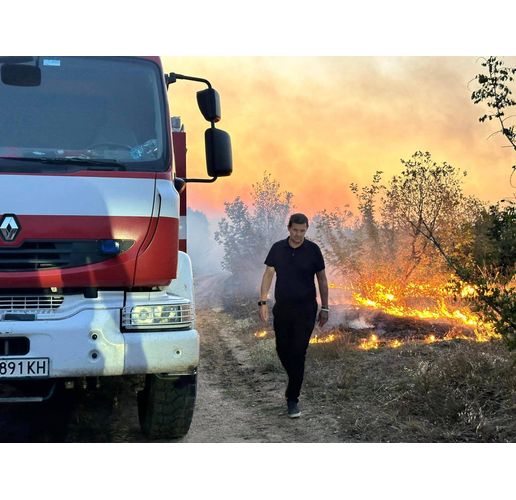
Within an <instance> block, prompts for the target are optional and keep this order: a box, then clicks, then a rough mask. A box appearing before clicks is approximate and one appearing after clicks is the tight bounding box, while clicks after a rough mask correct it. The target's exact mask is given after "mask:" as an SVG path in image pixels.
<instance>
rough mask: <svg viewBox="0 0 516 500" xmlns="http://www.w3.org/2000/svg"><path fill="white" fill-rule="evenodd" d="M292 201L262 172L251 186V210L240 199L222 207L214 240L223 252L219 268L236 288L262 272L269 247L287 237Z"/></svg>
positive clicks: (274, 181)
mask: <svg viewBox="0 0 516 500" xmlns="http://www.w3.org/2000/svg"><path fill="white" fill-rule="evenodd" d="M292 197H293V195H292V193H290V192H287V191H284V192H281V191H280V185H279V183H278V182H277V181H276V180H274V179H273V178H272V177H271V175H270V174H268V173H267V172H265V173H264V175H263V179H262V180H261V181H260V182H258V183H256V184H253V185H252V190H251V198H252V209H251V208H250V207H248V206H247V205H246V203H245V202H244V201H242V199H241V198H240V197H237V198H235V200H233V201H232V202H225V203H224V207H225V208H224V210H225V213H226V217H224V218H223V219H222V220H221V221H220V222H219V230H218V231H217V232H216V233H215V240H216V241H217V242H218V243H220V244H221V245H222V247H223V248H224V257H223V261H222V267H223V268H224V269H226V270H228V271H230V272H231V273H232V274H233V278H234V280H235V281H236V282H237V284H240V285H244V284H245V283H246V282H249V280H250V275H253V274H256V272H257V271H258V272H262V269H263V261H264V260H265V257H266V256H267V252H268V251H269V248H270V247H271V245H272V244H273V243H274V242H275V241H277V240H279V239H281V238H285V237H286V228H287V224H288V216H289V213H290V212H291V208H292Z"/></svg>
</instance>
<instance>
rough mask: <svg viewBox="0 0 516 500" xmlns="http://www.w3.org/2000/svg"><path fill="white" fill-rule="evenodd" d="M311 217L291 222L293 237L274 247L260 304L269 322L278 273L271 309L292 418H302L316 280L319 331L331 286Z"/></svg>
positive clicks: (325, 316) (298, 217)
mask: <svg viewBox="0 0 516 500" xmlns="http://www.w3.org/2000/svg"><path fill="white" fill-rule="evenodd" d="M307 230H308V218H307V217H306V215H304V214H299V213H298V214H293V215H292V216H291V217H290V220H289V222H288V233H289V237H288V238H287V239H285V240H280V241H277V242H276V243H274V245H272V247H271V249H270V250H269V254H268V255H267V258H266V259H265V266H266V267H265V272H264V274H263V278H262V284H261V288H260V301H259V302H258V307H259V312H260V318H261V320H262V321H263V322H267V321H268V319H269V307H268V304H267V297H268V294H269V289H270V287H271V283H272V279H273V277H274V274H276V286H275V289H274V299H275V304H274V307H273V309H272V314H273V317H274V332H275V335H276V352H277V353H278V357H279V359H280V361H281V364H282V365H283V367H284V368H285V371H286V372H287V375H288V385H287V390H286V392H285V397H286V398H287V410H288V416H289V417H291V418H296V417H299V416H300V415H301V412H300V411H299V407H298V402H299V394H300V392H301V385H302V384H303V375H304V371H305V354H306V350H307V348H308V342H309V341H310V335H311V334H312V331H313V329H314V326H315V320H316V316H317V309H318V305H317V300H316V290H315V279H314V278H315V276H317V282H318V284H319V293H320V296H321V311H320V312H319V316H318V318H317V319H318V322H319V326H323V325H324V324H325V323H326V322H327V321H328V313H329V308H328V281H327V279H326V273H325V266H324V258H323V256H322V253H321V250H320V248H319V247H318V246H317V245H316V244H315V243H314V242H312V241H310V240H307V239H306V238H305V234H306V231H307Z"/></svg>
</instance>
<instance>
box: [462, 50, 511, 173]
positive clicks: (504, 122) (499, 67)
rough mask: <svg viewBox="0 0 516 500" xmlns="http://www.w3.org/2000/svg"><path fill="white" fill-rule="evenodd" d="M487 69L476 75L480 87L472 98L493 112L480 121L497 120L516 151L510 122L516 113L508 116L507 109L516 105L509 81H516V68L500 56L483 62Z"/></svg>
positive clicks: (503, 133) (482, 117)
mask: <svg viewBox="0 0 516 500" xmlns="http://www.w3.org/2000/svg"><path fill="white" fill-rule="evenodd" d="M481 65H482V66H483V67H484V68H486V69H487V74H486V73H480V74H478V75H476V76H475V78H474V79H475V80H476V81H477V82H478V84H479V85H480V87H479V88H478V89H477V90H475V91H474V92H473V93H472V94H471V99H472V100H473V102H474V103H475V104H479V103H486V104H487V106H488V107H489V108H492V109H493V113H486V114H484V115H483V116H481V117H480V118H479V121H480V122H484V121H485V120H489V121H491V120H497V121H498V123H499V126H500V130H499V131H498V132H501V133H502V135H503V136H504V137H505V138H506V139H507V141H508V142H509V144H510V145H511V147H512V148H513V149H514V150H515V151H516V131H515V128H514V125H509V124H508V122H509V120H511V119H512V118H514V117H515V116H516V115H514V114H512V115H509V116H506V111H507V110H510V109H511V108H513V107H514V106H516V101H514V99H512V97H511V96H512V91H511V88H510V87H509V85H508V84H509V83H512V82H513V81H514V78H513V76H512V75H514V74H516V68H510V67H507V66H505V65H504V63H503V61H502V60H501V59H499V58H498V57H494V56H491V57H488V58H487V59H484V62H482V64H481ZM512 169H513V173H514V171H516V165H513V166H512Z"/></svg>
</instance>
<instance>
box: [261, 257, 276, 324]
mask: <svg viewBox="0 0 516 500" xmlns="http://www.w3.org/2000/svg"><path fill="white" fill-rule="evenodd" d="M275 272H276V270H275V269H274V268H273V267H271V266H265V272H264V273H263V277H262V284H261V286H260V301H266V300H267V297H268V296H269V290H270V288H271V283H272V278H274V273H275ZM259 307H260V309H259V311H260V319H261V320H262V321H263V322H264V323H266V322H267V320H268V319H269V306H268V305H267V303H265V304H264V305H261V306H259Z"/></svg>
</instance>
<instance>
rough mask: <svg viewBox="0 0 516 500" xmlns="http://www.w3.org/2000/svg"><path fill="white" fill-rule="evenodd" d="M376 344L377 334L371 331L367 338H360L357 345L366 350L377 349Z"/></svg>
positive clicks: (377, 343)
mask: <svg viewBox="0 0 516 500" xmlns="http://www.w3.org/2000/svg"><path fill="white" fill-rule="evenodd" d="M378 345H379V342H378V336H377V335H375V334H374V333H373V334H372V335H371V336H370V337H369V338H368V339H362V340H361V342H360V345H359V346H358V347H359V349H364V350H365V351H368V350H369V349H378Z"/></svg>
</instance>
